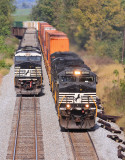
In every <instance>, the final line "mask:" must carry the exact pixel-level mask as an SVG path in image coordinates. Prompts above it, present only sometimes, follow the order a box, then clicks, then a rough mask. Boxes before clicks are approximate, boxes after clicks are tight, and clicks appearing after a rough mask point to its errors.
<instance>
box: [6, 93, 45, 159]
mask: <svg viewBox="0 0 125 160" xmlns="http://www.w3.org/2000/svg"><path fill="white" fill-rule="evenodd" d="M38 103H39V98H37V97H35V96H34V97H17V101H16V105H15V110H14V117H13V123H12V130H11V136H10V141H9V147H8V154H7V157H6V159H7V160H12V159H13V160H21V159H27V160H28V159H30V160H31V159H32V160H41V159H44V149H43V142H42V138H43V135H42V128H41V119H40V108H39V105H38Z"/></svg>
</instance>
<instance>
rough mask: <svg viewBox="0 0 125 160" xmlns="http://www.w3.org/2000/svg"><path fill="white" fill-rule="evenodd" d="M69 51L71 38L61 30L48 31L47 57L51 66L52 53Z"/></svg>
mask: <svg viewBox="0 0 125 160" xmlns="http://www.w3.org/2000/svg"><path fill="white" fill-rule="evenodd" d="M59 51H60V52H65V51H69V39H68V37H67V35H66V34H65V33H63V32H60V31H46V58H47V61H48V64H49V66H50V63H51V62H50V55H51V54H52V53H54V52H59Z"/></svg>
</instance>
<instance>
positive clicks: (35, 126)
mask: <svg viewBox="0 0 125 160" xmlns="http://www.w3.org/2000/svg"><path fill="white" fill-rule="evenodd" d="M34 111H35V142H36V160H37V159H38V148H37V116H36V100H35V95H34Z"/></svg>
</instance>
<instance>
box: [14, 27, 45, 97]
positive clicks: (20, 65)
mask: <svg viewBox="0 0 125 160" xmlns="http://www.w3.org/2000/svg"><path fill="white" fill-rule="evenodd" d="M14 61H15V78H14V79H15V89H16V93H17V94H25V95H32V94H39V93H40V92H41V87H42V56H41V47H40V44H39V41H38V38H37V32H36V29H35V28H29V29H27V30H26V32H25V34H24V37H23V39H22V41H21V42H20V45H19V48H18V50H17V51H16V53H15V59H14Z"/></svg>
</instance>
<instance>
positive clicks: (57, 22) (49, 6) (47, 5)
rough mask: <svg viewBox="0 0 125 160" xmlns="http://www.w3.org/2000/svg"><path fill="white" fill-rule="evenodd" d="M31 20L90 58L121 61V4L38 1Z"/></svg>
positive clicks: (121, 0) (123, 0) (124, 0)
mask: <svg viewBox="0 0 125 160" xmlns="http://www.w3.org/2000/svg"><path fill="white" fill-rule="evenodd" d="M32 19H33V20H40V21H47V22H48V23H50V24H52V25H53V26H55V27H56V28H58V29H60V30H62V31H64V32H66V33H67V34H68V35H69V37H70V40H71V41H72V42H75V43H76V44H77V45H79V46H80V47H82V48H84V49H87V50H88V51H89V53H91V54H97V55H102V56H103V55H108V56H111V57H113V58H114V59H117V60H119V61H120V60H121V55H122V52H124V50H122V49H123V40H124V39H123V37H124V36H123V34H124V28H125V0H113V1H111V0H99V1H98V0H70V1H69V0H38V1H37V5H36V6H34V7H33V10H32Z"/></svg>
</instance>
